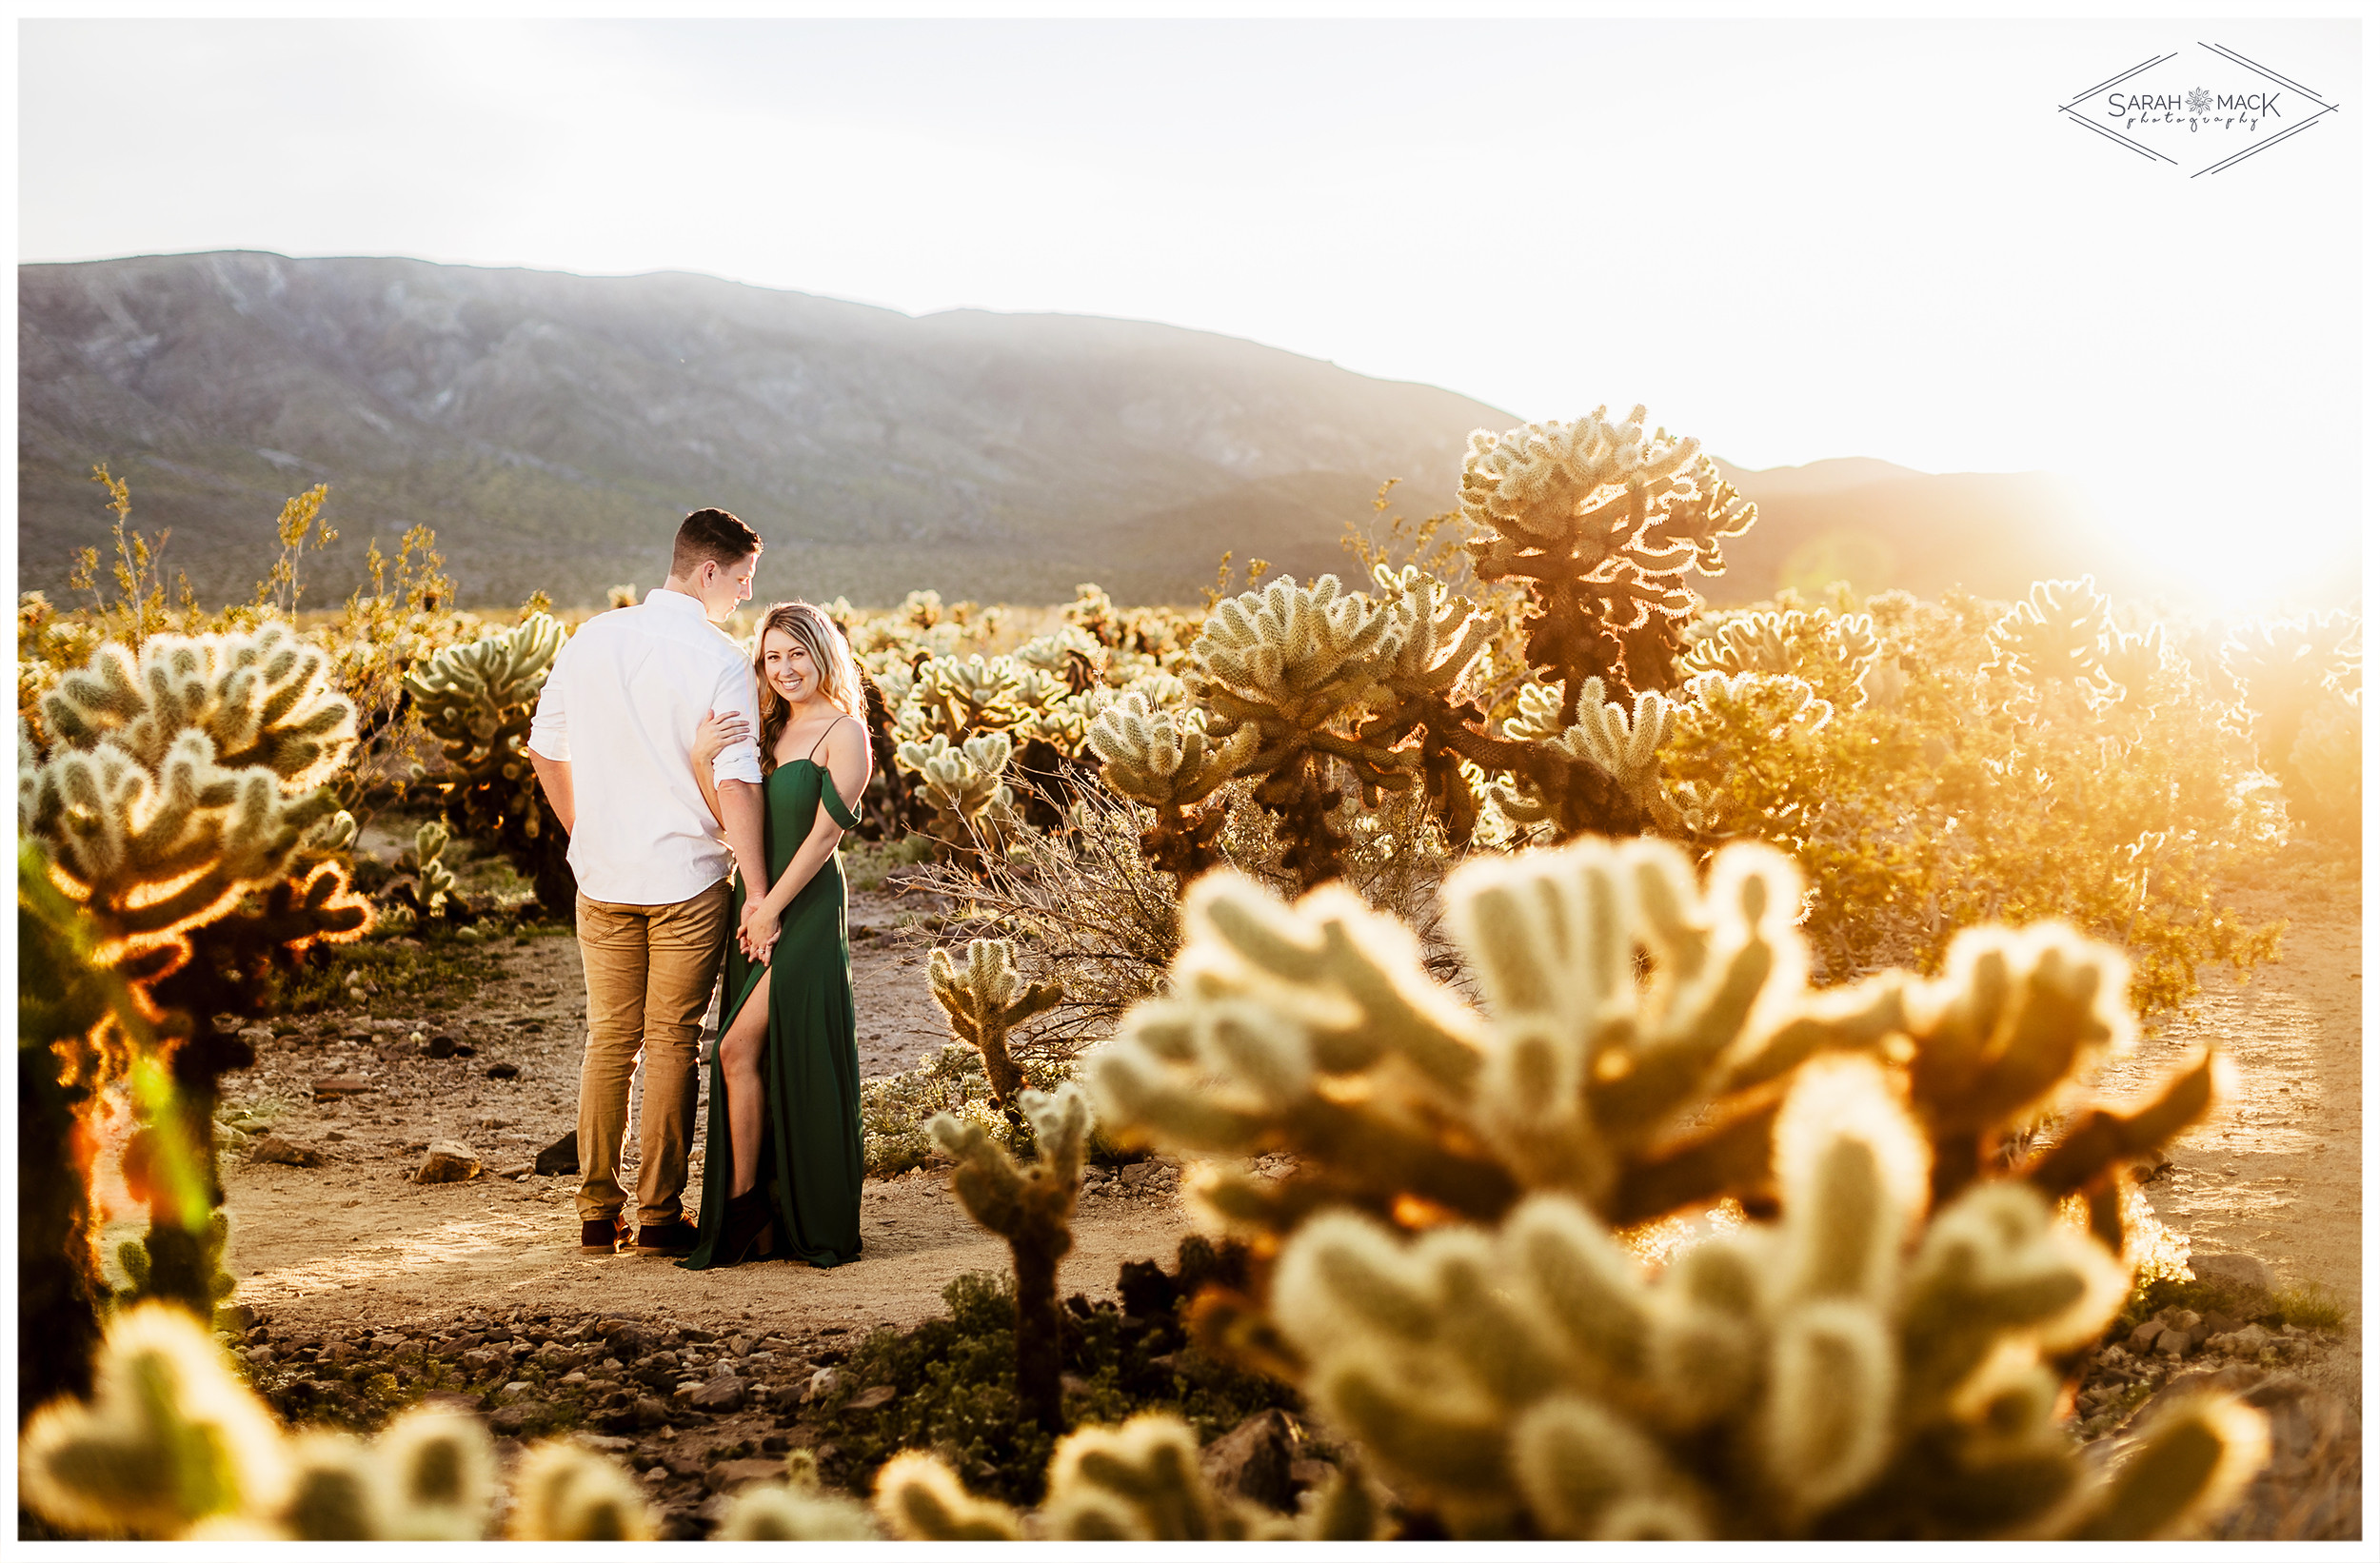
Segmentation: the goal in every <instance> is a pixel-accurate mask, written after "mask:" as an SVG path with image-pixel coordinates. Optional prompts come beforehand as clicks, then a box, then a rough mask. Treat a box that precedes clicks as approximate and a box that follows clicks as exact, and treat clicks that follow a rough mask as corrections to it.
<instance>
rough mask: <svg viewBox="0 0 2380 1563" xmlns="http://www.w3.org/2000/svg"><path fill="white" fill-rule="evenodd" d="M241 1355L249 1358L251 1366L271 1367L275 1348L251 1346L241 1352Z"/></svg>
mask: <svg viewBox="0 0 2380 1563" xmlns="http://www.w3.org/2000/svg"><path fill="white" fill-rule="evenodd" d="M240 1355H243V1356H245V1357H247V1358H248V1366H249V1367H251V1368H269V1367H271V1366H272V1359H273V1350H272V1348H271V1347H270V1346H250V1347H249V1348H248V1350H247V1351H245V1352H243V1353H241V1354H240Z"/></svg>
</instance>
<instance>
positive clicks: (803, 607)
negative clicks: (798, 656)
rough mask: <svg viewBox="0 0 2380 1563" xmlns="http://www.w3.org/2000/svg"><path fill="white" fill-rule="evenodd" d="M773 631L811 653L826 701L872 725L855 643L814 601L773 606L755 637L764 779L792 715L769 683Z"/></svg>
mask: <svg viewBox="0 0 2380 1563" xmlns="http://www.w3.org/2000/svg"><path fill="white" fill-rule="evenodd" d="M772 629H782V630H783V631H784V632H785V633H786V634H787V635H790V636H792V637H793V643H794V644H796V645H798V646H800V647H801V648H802V649H803V651H805V652H807V653H809V657H810V665H811V666H812V667H814V668H816V669H817V670H818V692H819V694H820V695H821V696H822V697H823V699H824V700H825V702H826V703H827V704H829V705H831V706H833V707H835V709H837V710H838V711H841V712H842V713H843V715H845V716H847V717H853V718H856V719H858V721H859V722H860V724H861V725H862V726H863V727H864V726H865V725H866V724H867V681H866V678H865V676H864V675H863V674H862V673H861V671H860V662H859V659H858V658H856V657H854V656H852V655H851V643H850V642H849V641H846V640H844V639H843V631H842V630H841V629H839V628H837V627H836V625H835V622H834V621H833V620H832V619H829V618H827V617H826V610H825V609H823V608H822V607H820V606H819V605H818V604H817V603H771V604H770V605H769V609H768V611H767V612H766V613H765V614H763V615H762V616H761V626H760V628H759V629H758V630H756V631H755V632H754V633H753V636H752V679H753V682H754V683H757V684H758V685H759V686H760V702H761V770H762V773H763V774H764V775H765V774H766V773H767V772H769V771H772V770H774V769H776V766H777V760H776V755H777V740H778V738H779V737H780V736H781V735H782V734H783V732H784V730H785V723H786V722H788V721H789V720H791V718H792V716H793V708H792V707H791V706H789V705H787V704H786V703H785V698H784V697H783V695H780V694H779V693H777V691H776V689H775V687H774V686H772V685H771V684H770V683H769V682H768V669H767V657H768V651H767V647H768V632H769V631H770V630H772Z"/></svg>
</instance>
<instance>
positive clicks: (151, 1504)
mask: <svg viewBox="0 0 2380 1563" xmlns="http://www.w3.org/2000/svg"><path fill="white" fill-rule="evenodd" d="M94 1376H95V1379H96V1393H95V1395H94V1396H93V1398H92V1400H91V1401H89V1402H88V1403H86V1402H78V1401H73V1400H60V1401H54V1402H52V1403H51V1404H50V1405H49V1406H46V1407H44V1408H43V1409H42V1410H40V1411H39V1412H37V1413H35V1414H34V1415H33V1417H32V1419H31V1420H30V1421H29V1422H27V1423H26V1424H25V1428H24V1431H23V1433H22V1434H19V1436H18V1447H17V1479H18V1481H19V1484H20V1487H19V1492H20V1495H21V1497H22V1499H23V1501H24V1503H25V1505H26V1506H27V1507H28V1508H30V1509H31V1510H32V1511H33V1512H34V1513H35V1514H40V1515H42V1516H43V1517H44V1518H46V1519H48V1520H50V1522H51V1523H52V1524H55V1525H59V1526H63V1527H65V1528H67V1529H69V1530H71V1531H76V1532H80V1533H85V1534H92V1535H133V1536H143V1537H156V1538H160V1539H165V1538H171V1537H174V1536H179V1535H182V1534H184V1533H187V1532H188V1531H189V1530H190V1529H191V1528H192V1527H193V1526H195V1525H197V1524H198V1523H199V1522H200V1521H202V1520H204V1519H206V1518H208V1516H210V1515H214V1514H231V1513H236V1512H239V1511H242V1510H255V1511H263V1510H266V1509H268V1508H270V1507H272V1506H274V1505H276V1504H278V1503H279V1502H280V1500H281V1499H282V1497H283V1496H284V1495H285V1494H287V1492H288V1480H289V1473H288V1459H287V1455H286V1454H285V1452H284V1449H283V1445H282V1440H281V1433H280V1430H279V1429H278V1428H277V1427H275V1426H274V1425H273V1419H272V1414H271V1413H270V1412H268V1411H267V1410H266V1409H265V1406H264V1404H263V1403H262V1402H261V1401H259V1400H258V1399H257V1398H256V1397H255V1396H254V1395H250V1394H248V1391H247V1390H246V1389H244V1388H243V1387H242V1386H241V1385H240V1383H239V1381H238V1379H236V1378H234V1377H233V1376H232V1375H231V1374H230V1372H229V1370H228V1368H227V1367H226V1366H225V1365H224V1362H223V1359H222V1355H221V1353H220V1352H219V1351H218V1350H217V1349H216V1346H215V1343H214V1342H213V1341H212V1340H211V1339H209V1338H208V1335H207V1332H206V1331H205V1330H204V1329H203V1328H201V1327H200V1326H199V1325H198V1324H197V1323H196V1321H194V1320H193V1319H191V1317H190V1316H188V1314H186V1313H183V1312H182V1311H181V1310H179V1309H175V1308H167V1307H162V1306H158V1305H155V1304H151V1305H149V1306H147V1307H141V1308H135V1309H133V1310H131V1311H130V1312H129V1313H127V1314H125V1315H123V1316H120V1317H118V1318H117V1320H116V1322H115V1323H114V1324H113V1325H112V1326H110V1327H109V1331H108V1337H107V1345H106V1347H105V1349H104V1350H103V1352H102V1353H101V1355H100V1357H99V1361H98V1363H97V1369H96V1374H95V1375H94Z"/></svg>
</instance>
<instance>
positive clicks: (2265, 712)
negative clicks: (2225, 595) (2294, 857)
mask: <svg viewBox="0 0 2380 1563" xmlns="http://www.w3.org/2000/svg"><path fill="white" fill-rule="evenodd" d="M2361 634H2362V624H2361V622H2360V621H2358V620H2357V619H2356V618H2355V617H2354V615H2352V614H2350V613H2345V612H2339V613H2322V614H2316V613H2306V614H2300V615H2298V616H2297V617H2296V618H2294V619H2268V620H2264V621H2262V622H2260V623H2254V624H2251V625H2248V626H2247V627H2245V628H2243V629H2241V630H2239V631H2238V632H2237V633H2236V635H2235V636H2234V638H2233V639H2232V640H2231V641H2230V642H2228V643H2225V645H2224V647H2223V667H2224V670H2225V671H2226V672H2227V673H2229V674H2230V675H2231V678H2232V679H2233V680H2235V681H2237V683H2238V684H2239V689H2240V705H2241V707H2242V710H2243V713H2244V715H2245V716H2246V718H2247V726H2248V730H2249V734H2250V736H2251V738H2253V739H2254V740H2255V744H2256V760H2257V762H2258V763H2259V764H2261V765H2262V766H2263V767H2264V768H2265V769H2266V770H2268V771H2270V772H2271V773H2272V774H2273V775H2274V776H2275V777H2277V778H2278V779H2279V780H2280V782H2281V794H2282V796H2283V797H2284V798H2286V799H2287V800H2288V801H2289V803H2290V806H2291V808H2292V809H2293V810H2295V811H2296V812H2298V813H2299V814H2301V815H2304V816H2308V817H2311V816H2312V815H2313V814H2315V813H2317V812H2319V811H2320V810H2321V809H2322V808H2323V807H2324V806H2325V805H2324V802H2323V800H2322V797H2321V789H2320V788H2319V787H2316V786H2312V785H2310V784H2309V782H2308V779H2307V778H2306V777H2304V776H2303V775H2301V774H2300V773H2299V772H2298V770H2297V767H2296V765H2295V763H2294V762H2293V761H2292V760H2291V755H2292V754H2293V752H2294V751H2295V749H2296V746H2297V736H2298V730H2299V728H2300V726H2301V725H2302V724H2303V723H2304V722H2305V720H2306V716H2307V713H2308V712H2310V711H2311V710H2312V709H2313V708H2314V706H2315V705H2316V704H2317V703H2319V702H2320V701H2321V699H2322V696H2323V695H2324V693H2325V692H2326V691H2329V690H2332V689H2347V688H2350V687H2352V686H2353V682H2354V673H2355V667H2356V662H2357V659H2356V653H2355V649H2354V648H2355V644H2356V642H2357V641H2358V639H2359V638H2360V636H2361Z"/></svg>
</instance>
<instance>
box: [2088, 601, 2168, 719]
mask: <svg viewBox="0 0 2380 1563" xmlns="http://www.w3.org/2000/svg"><path fill="white" fill-rule="evenodd" d="M2164 673H2165V626H2164V625H2163V624H2151V625H2150V626H2149V627H2148V628H2147V629H2146V630H2144V631H2142V632H2141V633H2140V634H2138V635H2131V634H2127V633H2126V632H2124V631H2123V630H2120V629H2117V628H2115V627H2114V626H2113V624H2112V623H2111V624H2110V626H2109V628H2108V633H2107V635H2106V637H2105V638H2104V639H2103V640H2102V642H2101V643H2100V652H2099V674H2100V677H2101V678H2103V679H2105V680H2106V681H2107V682H2108V683H2112V684H2113V685H2114V686H2115V687H2116V688H2117V689H2118V690H2120V691H2121V696H2120V698H2121V699H2122V701H2123V702H2124V703H2125V704H2126V705H2127V706H2130V707H2131V708H2132V709H2133V710H2136V711H2143V712H2146V711H2150V710H2152V709H2154V707H2155V704H2156V695H2157V687H2158V685H2159V683H2160V682H2161V681H2162V680H2163V677H2164Z"/></svg>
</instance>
